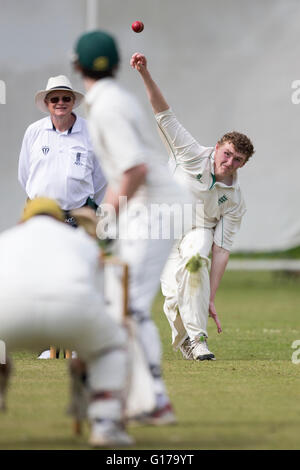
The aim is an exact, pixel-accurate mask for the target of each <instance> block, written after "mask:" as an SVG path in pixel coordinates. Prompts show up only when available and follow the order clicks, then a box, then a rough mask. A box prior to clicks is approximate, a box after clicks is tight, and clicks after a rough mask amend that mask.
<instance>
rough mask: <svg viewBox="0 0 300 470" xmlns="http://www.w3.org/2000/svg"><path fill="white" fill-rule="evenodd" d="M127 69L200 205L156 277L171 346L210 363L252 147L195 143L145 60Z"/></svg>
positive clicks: (243, 141) (229, 139)
mask: <svg viewBox="0 0 300 470" xmlns="http://www.w3.org/2000/svg"><path fill="white" fill-rule="evenodd" d="M131 66H132V67H133V68H134V69H136V70H137V71H138V72H139V73H140V75H141V77H142V79H143V81H144V84H145V88H146V92H147V95H148V98H149V100H150V103H151V105H152V108H153V111H154V114H155V118H156V121H157V124H158V127H159V130H160V135H161V136H162V137H163V140H164V143H165V144H166V145H167V147H168V150H169V153H170V166H171V167H172V168H173V173H174V177H175V178H176V179H177V180H179V181H180V182H181V183H182V184H183V185H184V186H185V187H187V188H189V190H190V191H191V194H192V196H193V198H194V200H195V201H199V202H202V204H203V211H202V213H199V214H197V216H196V217H195V219H196V223H195V225H194V227H192V230H189V231H187V233H186V234H185V235H184V237H183V238H182V239H181V240H180V242H179V243H177V245H176V246H175V248H174V250H173V252H172V254H171V255H170V258H169V260H168V263H167V265H166V268H165V270H164V272H163V275H162V277H161V286H162V292H163V294H164V296H165V302H164V312H165V314H166V316H167V318H168V321H169V323H170V326H171V329H172V344H173V347H174V348H175V349H178V348H180V350H181V352H182V354H183V356H184V357H185V358H186V359H194V360H200V361H203V360H212V359H215V355H214V354H213V353H212V352H211V351H210V350H209V349H208V345H207V337H208V334H207V321H208V317H209V315H210V316H211V317H212V318H213V319H214V321H215V322H216V325H217V329H218V332H219V333H220V332H221V331H222V329H221V324H220V321H219V318H218V315H217V312H216V308H215V296H216V292H217V289H218V287H219V284H220V281H221V279H222V276H223V274H224V272H225V269H226V265H227V262H228V259H229V255H230V250H231V247H232V244H233V241H234V237H235V235H236V233H237V232H238V230H239V228H240V224H241V220H242V217H243V215H244V213H245V211H246V208H245V203H244V200H243V197H242V193H241V189H240V185H239V181H238V174H237V173H238V170H239V169H240V168H242V167H243V166H244V165H245V164H246V162H247V161H248V159H249V158H250V157H251V156H252V154H253V153H254V148H253V144H252V142H251V141H250V139H249V138H248V137H247V136H246V135H244V134H241V133H239V132H228V133H226V134H225V135H224V136H223V137H221V138H220V139H219V141H218V142H217V144H216V145H215V146H214V147H204V146H203V145H200V144H199V143H198V142H197V141H196V140H195V139H194V138H193V137H192V136H191V134H190V133H189V132H188V131H187V130H186V129H185V128H184V127H183V126H182V125H181V124H180V123H179V122H178V120H177V118H176V116H175V114H174V112H173V110H172V109H171V108H170V106H169V105H168V103H167V102H166V100H165V98H164V96H163V94H162V93H161V90H160V89H159V87H158V86H157V84H156V83H155V82H154V80H153V79H152V77H151V74H150V72H149V69H148V66H147V60H146V57H145V56H144V55H143V54H140V53H135V54H133V56H132V58H131ZM210 254H211V260H210V259H209V256H210ZM209 267H210V272H209Z"/></svg>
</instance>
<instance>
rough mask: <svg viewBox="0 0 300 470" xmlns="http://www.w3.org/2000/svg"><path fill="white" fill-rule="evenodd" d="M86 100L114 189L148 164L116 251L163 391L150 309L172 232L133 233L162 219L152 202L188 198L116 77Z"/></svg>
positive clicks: (97, 85)
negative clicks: (124, 267)
mask: <svg viewBox="0 0 300 470" xmlns="http://www.w3.org/2000/svg"><path fill="white" fill-rule="evenodd" d="M86 105H87V112H88V125H89V131H90V135H91V138H92V141H93V144H94V149H95V151H96V154H97V155H98V156H99V158H100V163H101V167H102V169H103V171H104V174H105V176H106V178H107V180H108V184H109V185H111V187H112V189H115V190H116V191H118V189H119V184H120V181H121V178H122V175H123V173H124V172H125V171H126V170H128V169H130V168H133V167H135V166H137V165H140V164H146V165H147V168H148V173H147V175H146V181H145V183H144V184H142V185H141V186H140V187H139V188H138V190H137V191H136V193H135V194H134V196H133V197H132V199H130V201H129V203H128V210H129V217H128V220H127V221H126V226H127V228H128V236H127V238H126V237H121V238H120V240H119V255H120V256H121V258H122V259H124V260H125V261H127V262H128V264H129V272H130V283H129V310H130V312H131V314H132V316H133V318H134V319H135V320H136V321H137V324H138V328H139V332H140V338H141V342H142V344H143V346H144V349H145V353H146V357H147V360H148V363H149V367H150V370H151V371H152V375H153V377H154V378H156V379H157V380H156V381H155V382H156V386H157V390H156V392H157V393H164V386H163V382H162V381H161V378H160V362H161V348H160V339H159V335H158V332H157V330H156V326H155V324H154V323H153V321H152V320H151V315H150V310H151V304H152V301H153V299H154V295H155V294H156V292H157V289H158V287H159V277H160V274H161V271H162V269H163V266H164V264H165V262H166V260H167V257H168V254H169V252H170V250H171V247H172V244H173V236H174V235H173V234H172V233H171V235H170V236H169V238H168V239H151V238H150V239H149V237H148V236H147V235H146V236H145V237H143V236H142V237H139V236H138V235H137V234H138V233H143V231H146V233H147V232H148V231H149V230H150V231H151V229H152V228H158V227H159V224H160V222H161V220H162V219H163V218H164V217H163V215H162V212H161V211H158V213H157V214H156V215H155V216H154V217H153V218H152V220H150V218H149V217H147V216H145V211H146V212H147V211H148V210H150V209H151V204H153V203H169V204H172V203H177V202H180V204H181V203H183V202H185V201H187V200H190V199H188V196H187V194H186V193H187V192H186V190H183V188H180V186H179V185H178V184H177V183H176V182H175V180H174V178H173V177H172V174H171V172H170V170H169V168H168V167H167V165H166V164H164V163H163V158H162V157H161V156H160V155H159V154H158V153H157V150H156V149H155V148H154V147H153V143H152V142H151V139H150V138H149V124H148V122H147V120H146V118H145V116H144V113H143V110H142V109H141V107H140V105H139V104H138V102H137V100H136V99H135V97H134V96H133V95H131V94H130V93H128V92H127V91H126V90H124V89H123V88H122V87H121V86H120V85H119V84H118V82H117V81H116V80H115V79H113V78H105V79H101V80H98V81H97V82H96V83H95V84H94V85H93V86H92V88H91V89H90V90H89V91H88V93H87V94H86ZM139 205H140V207H138V206H139ZM124 217H126V214H124V211H123V213H122V212H121V214H120V224H121V226H122V227H123V222H124Z"/></svg>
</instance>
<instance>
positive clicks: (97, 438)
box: [89, 419, 134, 447]
mask: <svg viewBox="0 0 300 470" xmlns="http://www.w3.org/2000/svg"><path fill="white" fill-rule="evenodd" d="M89 444H90V445H91V446H92V447H115V446H130V445H133V444H134V439H133V438H132V437H131V436H129V434H127V432H126V431H125V429H124V426H123V425H122V423H119V422H116V421H111V420H108V419H106V420H104V419H103V420H102V419H99V420H94V421H92V423H91V435H90V440H89Z"/></svg>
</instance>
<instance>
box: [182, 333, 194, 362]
mask: <svg viewBox="0 0 300 470" xmlns="http://www.w3.org/2000/svg"><path fill="white" fill-rule="evenodd" d="M179 349H180V351H181V354H182V355H183V357H184V359H187V360H189V361H190V360H193V353H192V345H191V340H190V338H186V339H185V340H184V342H183V343H182V345H181V346H180V347H179Z"/></svg>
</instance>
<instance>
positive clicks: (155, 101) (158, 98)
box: [130, 53, 170, 114]
mask: <svg viewBox="0 0 300 470" xmlns="http://www.w3.org/2000/svg"><path fill="white" fill-rule="evenodd" d="M130 63H131V66H132V67H133V68H135V69H136V70H137V71H138V72H139V73H140V75H141V77H142V78H143V81H144V84H145V87H146V92H147V95H148V98H149V101H150V103H151V106H152V109H153V111H154V113H155V114H157V113H161V112H163V111H166V110H167V109H169V107H170V106H169V105H168V103H167V101H166V100H165V97H164V96H163V94H162V92H161V90H160V88H159V87H158V85H157V84H156V83H155V81H154V80H153V78H152V77H151V74H150V72H149V70H148V67H147V59H146V57H145V56H144V55H143V54H139V53H135V54H133V56H132V58H131V61H130Z"/></svg>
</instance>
